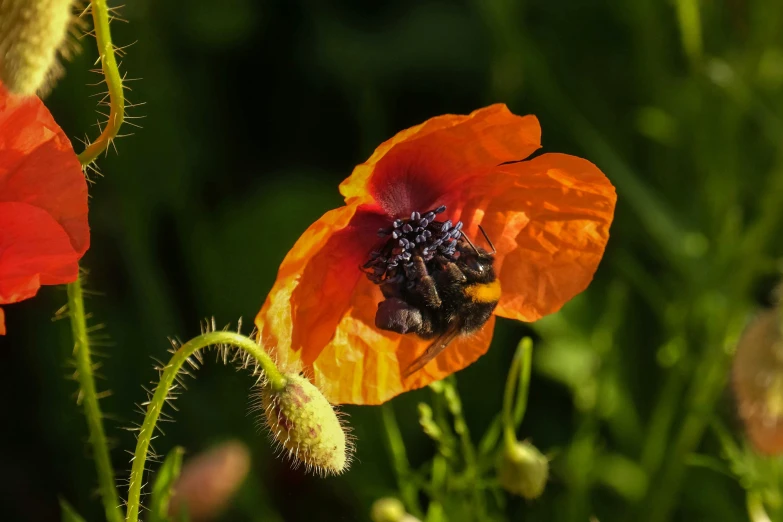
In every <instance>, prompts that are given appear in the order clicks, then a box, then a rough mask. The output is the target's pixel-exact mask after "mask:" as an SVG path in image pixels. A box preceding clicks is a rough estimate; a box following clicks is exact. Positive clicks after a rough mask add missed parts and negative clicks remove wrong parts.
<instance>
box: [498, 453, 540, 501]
mask: <svg viewBox="0 0 783 522" xmlns="http://www.w3.org/2000/svg"><path fill="white" fill-rule="evenodd" d="M548 477H549V460H548V459H547V458H546V456H544V455H543V454H542V453H541V452H540V451H538V448H536V447H535V446H533V445H532V444H530V443H529V442H527V441H525V442H516V443H514V444H512V445H509V446H506V448H505V450H504V451H503V453H502V454H501V457H500V460H499V462H498V482H500V485H501V486H502V487H503V489H505V490H506V491H508V492H509V493H513V494H514V495H519V496H521V497H525V498H527V499H534V498H538V497H540V496H541V494H542V493H543V492H544V488H545V487H546V481H547V479H548Z"/></svg>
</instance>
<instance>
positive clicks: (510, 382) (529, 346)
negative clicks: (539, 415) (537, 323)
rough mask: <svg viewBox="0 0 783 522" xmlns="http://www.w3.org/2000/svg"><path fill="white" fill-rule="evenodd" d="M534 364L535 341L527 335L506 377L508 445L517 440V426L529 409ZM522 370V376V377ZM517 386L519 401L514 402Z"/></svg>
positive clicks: (505, 408)
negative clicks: (528, 399) (528, 397)
mask: <svg viewBox="0 0 783 522" xmlns="http://www.w3.org/2000/svg"><path fill="white" fill-rule="evenodd" d="M532 366H533V341H532V340H531V339H530V338H529V337H525V338H524V339H522V341H521V342H520V343H519V346H518V347H517V351H516V352H515V353H514V359H512V361H511V368H510V369H509V370H508V377H506V390H505V393H504V394H503V439H504V441H505V444H506V447H511V446H513V445H514V444H515V443H516V442H517V436H516V433H515V432H516V427H517V426H519V424H520V423H521V422H522V419H524V417H525V410H526V409H527V395H528V389H529V388H530V372H531V368H532ZM520 371H521V372H522V376H521V378H520V375H519V374H520ZM515 388H517V395H518V396H517V402H516V406H515V407H514V408H513V412H514V413H513V415H512V413H511V412H512V406H511V405H512V404H514V389H515Z"/></svg>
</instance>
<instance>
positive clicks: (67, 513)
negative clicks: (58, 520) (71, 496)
mask: <svg viewBox="0 0 783 522" xmlns="http://www.w3.org/2000/svg"><path fill="white" fill-rule="evenodd" d="M60 510H61V511H62V522H84V519H83V518H82V516H81V515H79V513H77V512H76V510H74V509H73V506H71V505H70V504H69V503H68V501H67V500H65V499H64V498H62V497H61V498H60Z"/></svg>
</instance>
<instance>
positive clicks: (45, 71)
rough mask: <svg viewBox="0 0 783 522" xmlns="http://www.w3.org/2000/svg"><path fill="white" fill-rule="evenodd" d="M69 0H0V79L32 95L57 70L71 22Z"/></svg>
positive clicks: (16, 92)
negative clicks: (58, 54) (59, 55)
mask: <svg viewBox="0 0 783 522" xmlns="http://www.w3.org/2000/svg"><path fill="white" fill-rule="evenodd" d="M72 3H73V2H72V0H0V81H2V82H3V84H5V86H6V87H7V88H8V90H9V91H10V92H12V93H14V94H21V95H25V96H28V95H33V94H35V92H36V91H38V90H39V89H41V87H42V86H43V85H44V84H45V83H46V81H47V80H50V79H51V76H52V71H53V70H56V69H57V68H58V67H59V65H58V64H57V53H58V50H60V49H61V47H62V46H63V42H64V40H65V37H66V35H67V32H68V26H69V24H70V23H71V19H72V14H71V4H72Z"/></svg>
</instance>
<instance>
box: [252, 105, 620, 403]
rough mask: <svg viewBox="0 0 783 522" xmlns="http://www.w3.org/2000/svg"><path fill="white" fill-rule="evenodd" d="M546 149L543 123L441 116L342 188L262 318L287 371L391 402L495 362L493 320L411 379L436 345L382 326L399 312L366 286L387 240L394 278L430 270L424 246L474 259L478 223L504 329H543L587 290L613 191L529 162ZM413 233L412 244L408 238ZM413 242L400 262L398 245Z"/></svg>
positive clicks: (599, 177)
mask: <svg viewBox="0 0 783 522" xmlns="http://www.w3.org/2000/svg"><path fill="white" fill-rule="evenodd" d="M540 139H541V129H540V127H539V124H538V120H537V119H536V118H535V116H525V117H520V116H516V115H514V114H512V113H511V112H509V110H508V109H507V108H506V106H505V105H492V106H490V107H486V108H484V109H480V110H477V111H475V112H473V113H472V114H470V115H467V116H458V115H446V116H439V117H436V118H432V119H430V120H428V121H426V122H425V123H423V124H421V125H418V126H416V127H412V128H410V129H407V130H404V131H402V132H400V133H399V134H397V135H396V136H394V137H393V138H392V139H390V140H389V141H387V142H385V143H383V144H382V145H381V146H380V147H378V148H377V149H376V150H375V153H374V154H373V155H372V156H371V157H370V159H369V160H368V161H367V162H365V163H363V164H361V165H359V166H358V167H356V168H355V169H354V172H353V174H352V175H351V176H350V177H349V178H348V179H346V180H345V181H344V182H343V183H342V184H341V185H340V192H341V194H342V195H343V196H344V197H345V206H343V207H341V208H338V209H335V210H332V211H330V212H327V213H326V214H324V216H323V217H321V218H320V219H319V220H318V221H316V222H315V223H314V224H313V225H311V226H310V228H308V229H307V231H305V233H304V234H303V235H302V237H301V238H299V240H298V241H297V242H296V244H295V245H294V247H293V248H292V249H291V251H290V252H289V253H288V255H287V256H286V258H285V259H284V260H283V263H282V265H281V266H280V271H279V273H278V277H277V281H276V282H275V284H274V286H273V288H272V291H271V292H270V294H269V296H268V297H267V299H266V302H265V303H264V306H263V307H262V309H261V311H260V312H259V314H258V316H257V317H256V325H257V326H258V329H259V336H260V339H261V340H262V341H263V342H264V343H265V344H266V345H268V346H269V347H270V349H271V350H272V352H273V353H274V354H275V356H276V358H277V361H278V363H279V364H281V365H282V366H284V367H297V366H298V367H301V369H302V370H303V371H304V372H305V374H307V375H308V376H310V377H311V378H312V379H313V380H314V382H315V384H316V385H317V386H318V387H319V388H320V389H321V390H322V392H323V393H324V394H325V395H326V397H327V398H328V399H329V400H330V401H332V402H334V403H352V404H380V403H382V402H385V401H387V400H389V399H390V398H392V397H394V396H395V395H398V394H400V393H402V392H404V391H407V390H411V389H416V388H420V387H422V386H425V385H427V384H429V383H430V382H432V381H435V380H438V379H442V378H444V377H446V376H447V375H449V374H451V373H454V372H455V371H458V370H460V369H462V368H464V367H466V366H468V365H469V364H471V363H473V362H474V361H475V360H476V359H478V358H479V357H480V356H481V355H483V354H484V353H485V352H486V351H487V349H488V347H489V343H490V340H491V338H492V330H493V326H494V317H491V318H490V319H489V320H488V321H487V322H486V324H484V326H483V327H482V328H479V329H477V330H476V331H475V332H473V333H472V334H471V335H461V336H458V337H457V338H456V339H454V340H453V342H451V343H450V344H449V345H448V347H447V348H446V349H445V350H444V351H443V352H442V353H441V354H440V355H438V356H437V357H436V358H435V359H434V360H432V361H431V362H430V363H429V364H427V365H425V366H424V367H423V368H422V369H420V370H419V371H416V372H414V373H412V374H411V375H406V369H407V368H408V367H409V366H410V364H411V363H412V362H413V361H415V360H416V359H417V358H418V357H419V356H420V355H421V354H422V353H423V352H424V351H425V350H426V349H427V347H428V346H429V345H430V344H431V343H432V340H431V339H430V340H425V339H422V338H420V337H419V336H417V335H415V334H412V333H404V334H402V333H396V332H392V331H388V330H386V329H381V328H379V327H378V326H376V313H377V314H378V316H379V317H380V316H381V314H382V313H386V312H388V310H386V311H385V312H382V311H381V309H383V308H384V307H385V306H387V305H388V303H387V305H382V306H381V309H379V303H381V302H384V303H386V301H385V300H384V295H383V294H382V291H381V288H380V286H379V285H378V284H375V283H377V282H381V281H380V279H382V278H383V277H385V276H384V275H380V276H379V275H378V272H374V273H370V274H369V277H367V276H366V275H365V273H363V270H362V267H368V266H369V267H371V269H372V268H374V267H375V265H374V263H375V261H373V260H374V259H375V258H377V257H378V256H379V255H380V254H379V253H378V249H379V242H380V243H381V246H380V249H381V250H382V251H383V252H384V256H386V255H387V254H389V253H391V254H392V257H391V258H389V257H388V256H387V257H382V258H381V260H382V261H383V262H384V263H385V265H384V266H386V267H388V266H395V265H396V264H397V263H398V262H400V263H403V262H409V258H408V257H404V256H406V255H408V256H409V254H405V252H406V249H408V248H409V247H410V248H414V249H417V250H416V252H418V254H417V255H423V256H424V257H425V260H426V259H427V256H428V255H430V256H431V255H432V254H431V252H430V254H427V252H426V250H427V249H426V248H425V249H424V252H423V250H422V248H421V246H422V245H427V248H430V249H439V252H441V253H442V255H444V256H446V257H448V256H450V255H453V254H454V252H455V245H457V243H459V248H460V249H462V248H463V247H464V248H467V247H465V246H464V245H465V244H464V243H463V242H462V239H461V238H462V234H464V235H465V236H466V237H467V238H472V240H473V241H472V243H474V244H481V245H482V246H483V245H484V244H485V243H480V241H479V239H482V240H483V236H482V235H481V232H480V230H479V225H481V227H482V228H483V230H484V231H485V232H486V235H487V237H488V238H491V239H492V242H493V243H494V246H495V247H496V249H497V252H496V254H495V256H494V271H495V274H496V275H497V281H499V283H500V288H501V289H502V292H501V294H500V296H499V303H498V304H497V307H496V308H495V309H494V314H495V315H499V316H501V317H507V318H511V319H517V320H520V321H535V320H536V319H539V318H540V317H542V316H544V315H547V314H550V313H552V312H555V311H556V310H558V309H559V308H560V307H561V306H562V305H563V304H564V303H565V302H566V301H568V300H569V299H571V298H572V297H573V296H574V295H576V294H577V293H579V292H581V291H582V290H584V289H585V288H586V287H587V285H588V283H589V282H590V280H591V279H592V277H593V273H594V272H595V270H596V267H597V266H598V263H599V261H600V260H601V257H602V255H603V252H604V247H605V246H606V242H607V240H608V237H609V226H610V224H611V222H612V217H613V214H614V206H615V201H616V195H615V190H614V187H613V186H612V185H611V183H609V181H608V180H607V178H606V177H605V176H604V175H603V173H602V172H601V171H600V170H599V169H598V168H597V167H596V166H595V165H593V164H592V163H590V162H589V161H586V160H583V159H580V158H577V157H574V156H568V155H565V154H543V155H540V156H538V157H535V158H533V159H530V160H527V161H522V160H524V159H525V158H527V157H528V156H530V154H532V153H533V152H534V151H535V150H536V149H538V148H539V147H540ZM443 207H445V209H444V208H443ZM428 211H429V212H428ZM409 218H410V219H409ZM447 220H448V221H447ZM410 225H412V226H416V227H417V228H416V229H415V230H414V229H413V228H411V227H410ZM406 226H408V228H409V229H405V230H407V232H410V233H403V232H400V233H401V234H403V236H400V235H399V234H398V233H397V232H396V230H397V228H398V227H406ZM433 226H434V228H433ZM460 228H461V230H460ZM425 229H426V232H425V231H424V230H425ZM399 230H403V228H399ZM455 230H456V231H457V232H456V233H455V232H454V231H455ZM444 231H445V232H444ZM419 232H421V234H419ZM449 232H451V235H449ZM417 234H418V235H417ZM379 235H382V236H384V237H382V238H379V237H378V236H379ZM392 235H394V237H392ZM419 235H421V236H422V237H421V238H420V237H418V236H419ZM414 236H415V239H414ZM406 238H407V239H406ZM403 239H405V240H406V241H407V243H406V244H405V245H403V243H400V245H402V246H400V247H399V248H397V249H396V250H390V249H391V248H392V247H395V248H396V246H395V245H391V244H390V243H388V242H390V241H395V242H396V241H402V240H403ZM436 239H437V240H438V241H435V240H436ZM408 240H409V241H408ZM419 241H421V243H419ZM384 244H387V246H384ZM389 245H391V246H389ZM449 245H451V246H449ZM487 248H489V246H488V245H487ZM449 249H450V250H449ZM373 251H375V253H373ZM422 252H423V253H422ZM466 252H467V251H466ZM382 271H383V267H381V270H380V272H382ZM374 281H375V282H374ZM493 288H494V289H495V290H497V288H496V287H493ZM491 293H492V292H491ZM491 297H492V296H490V298H491ZM393 312H394V313H398V311H397V310H394V311H393ZM381 322H383V321H381Z"/></svg>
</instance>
